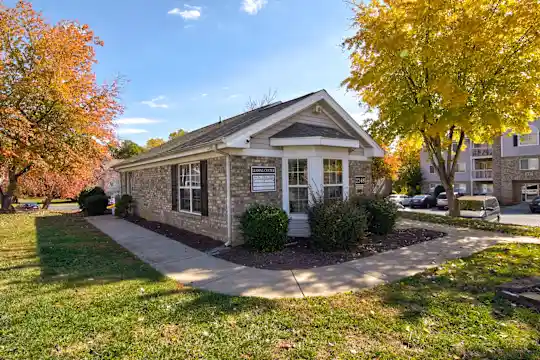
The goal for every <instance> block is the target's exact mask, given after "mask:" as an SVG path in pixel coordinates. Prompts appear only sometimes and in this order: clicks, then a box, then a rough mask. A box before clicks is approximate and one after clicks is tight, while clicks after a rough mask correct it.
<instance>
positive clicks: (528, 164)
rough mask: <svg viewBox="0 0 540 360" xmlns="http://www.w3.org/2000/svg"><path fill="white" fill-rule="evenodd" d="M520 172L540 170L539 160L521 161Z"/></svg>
mask: <svg viewBox="0 0 540 360" xmlns="http://www.w3.org/2000/svg"><path fill="white" fill-rule="evenodd" d="M519 169H520V170H538V158H527V159H520V160H519Z"/></svg>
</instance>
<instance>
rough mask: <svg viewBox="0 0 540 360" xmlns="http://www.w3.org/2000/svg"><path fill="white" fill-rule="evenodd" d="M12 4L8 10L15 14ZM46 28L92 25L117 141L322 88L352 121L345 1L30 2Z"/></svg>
mask: <svg viewBox="0 0 540 360" xmlns="http://www.w3.org/2000/svg"><path fill="white" fill-rule="evenodd" d="M13 3H14V0H11V1H8V5H12V4H13ZM32 4H33V5H34V7H35V9H36V10H40V11H42V12H43V14H44V16H45V18H46V19H47V20H48V21H51V22H56V21H58V20H60V19H69V20H77V21H79V22H81V23H86V24H88V25H89V26H90V27H91V28H92V29H93V30H94V32H95V33H96V35H98V36H99V37H100V38H101V39H102V40H103V41H104V42H105V46H104V47H103V48H99V49H98V51H97V59H98V61H99V63H98V64H97V65H96V67H95V71H96V73H97V76H98V79H99V80H100V81H106V80H111V79H113V78H114V77H115V76H117V75H121V76H122V77H124V78H125V79H127V80H128V83H127V84H126V85H125V87H124V89H123V91H122V96H121V97H122V103H123V104H124V106H125V112H124V114H123V115H122V116H121V117H120V118H119V119H118V134H119V136H120V138H122V139H131V140H134V141H136V142H138V143H140V144H144V143H145V142H146V140H147V139H149V138H151V137H162V138H167V136H168V134H169V133H170V132H171V131H174V130H176V129H179V128H183V129H186V130H193V129H196V128H199V127H201V126H204V125H207V124H210V123H213V122H216V121H217V120H218V119H219V117H220V116H221V117H223V118H226V117H229V116H232V115H235V114H237V113H240V112H242V111H243V110H244V108H245V104H246V101H247V99H248V98H249V97H250V96H251V97H253V98H259V97H261V96H262V95H263V94H264V93H266V92H268V89H269V88H272V89H275V90H277V93H278V100H287V99H290V98H293V97H296V96H300V95H302V94H304V93H307V92H311V91H315V90H319V89H322V88H325V89H326V90H328V92H329V93H330V94H331V95H332V96H334V97H335V98H336V100H337V101H338V102H339V103H340V104H341V105H342V106H343V107H344V108H345V109H346V110H347V111H349V113H351V114H352V115H353V116H354V117H355V118H358V119H361V118H362V115H363V114H364V110H363V109H361V108H360V107H359V106H358V105H357V100H356V98H355V97H354V95H353V94H345V91H344V89H342V88H340V82H341V81H342V80H343V79H344V78H345V77H346V76H347V74H348V65H349V63H348V59H347V54H346V53H344V52H343V50H342V49H341V47H340V43H341V41H342V40H343V38H344V37H345V36H346V35H347V34H350V18H351V17H352V11H351V10H350V5H348V4H347V3H345V2H344V1H342V0H331V1H329V0H190V1H174V0H153V1H152V0H130V1H127V0H122V1H121V0H107V1H103V0H93V1H82V0H54V1H51V0H34V1H32Z"/></svg>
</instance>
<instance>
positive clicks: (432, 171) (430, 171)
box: [429, 165, 435, 174]
mask: <svg viewBox="0 0 540 360" xmlns="http://www.w3.org/2000/svg"><path fill="white" fill-rule="evenodd" d="M429 173H430V174H435V166H433V165H429Z"/></svg>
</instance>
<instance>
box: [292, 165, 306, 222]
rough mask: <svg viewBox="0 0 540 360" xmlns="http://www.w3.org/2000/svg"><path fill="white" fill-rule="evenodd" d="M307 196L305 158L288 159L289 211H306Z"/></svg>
mask: <svg viewBox="0 0 540 360" xmlns="http://www.w3.org/2000/svg"><path fill="white" fill-rule="evenodd" d="M308 197H309V193H308V164H307V159H289V212H290V213H304V212H306V209H307V206H308Z"/></svg>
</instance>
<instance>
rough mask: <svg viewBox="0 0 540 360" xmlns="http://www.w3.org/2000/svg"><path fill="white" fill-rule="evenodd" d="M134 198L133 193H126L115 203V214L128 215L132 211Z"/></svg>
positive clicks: (119, 215)
mask: <svg viewBox="0 0 540 360" xmlns="http://www.w3.org/2000/svg"><path fill="white" fill-rule="evenodd" d="M132 204H133V198H132V197H131V195H128V194H124V195H122V197H120V198H119V199H118V200H116V201H115V203H114V215H116V216H118V217H126V216H128V215H129V214H130V212H131V206H132Z"/></svg>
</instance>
